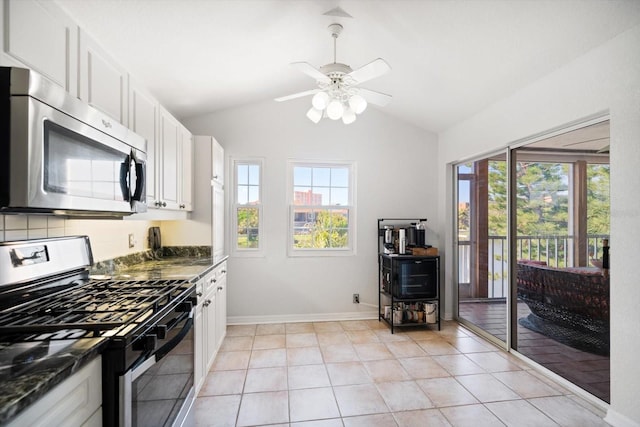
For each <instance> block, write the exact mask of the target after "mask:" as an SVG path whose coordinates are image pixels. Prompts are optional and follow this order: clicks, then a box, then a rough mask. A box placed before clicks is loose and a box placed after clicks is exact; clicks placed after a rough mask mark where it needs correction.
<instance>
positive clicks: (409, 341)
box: [195, 320, 608, 427]
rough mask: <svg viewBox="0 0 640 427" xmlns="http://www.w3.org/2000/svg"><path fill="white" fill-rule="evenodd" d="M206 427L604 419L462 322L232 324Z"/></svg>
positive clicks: (203, 416)
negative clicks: (406, 326)
mask: <svg viewBox="0 0 640 427" xmlns="http://www.w3.org/2000/svg"><path fill="white" fill-rule="evenodd" d="M195 408H196V423H197V425H198V426H261V425H270V426H290V427H302V426H307V427H334V426H336V427H337V426H342V427H354V426H363V427H364V426H366V427H375V426H382V427H393V426H401V427H402V426H430V427H431V426H473V427H477V426H494V425H495V426H505V425H507V426H518V427H521V426H535V427H538V426H580V427H586V426H606V425H608V424H607V423H605V422H604V421H603V419H602V417H603V416H604V413H602V411H601V410H599V409H598V408H596V407H594V406H592V405H591V404H589V403H588V402H586V401H585V400H583V399H581V398H580V397H578V396H576V395H573V394H572V393H571V392H569V391H568V390H566V389H564V388H563V387H561V386H560V385H558V384H556V383H554V382H553V381H551V380H550V379H547V378H546V377H544V376H542V375H541V374H539V373H538V372H536V371H534V370H532V369H531V368H530V367H529V366H528V365H526V364H525V363H523V362H522V361H520V360H519V359H517V358H515V357H513V356H511V355H510V354H508V353H506V352H504V351H502V350H500V349H498V348H497V347H494V346H493V345H492V344H490V343H488V342H487V341H484V340H483V339H482V338H480V337H478V336H476V335H474V334H473V333H472V332H470V331H468V330H467V329H465V328H463V327H461V326H460V325H458V324H457V323H455V322H444V324H443V327H442V330H441V331H436V330H416V329H412V330H408V331H401V332H396V333H395V334H393V335H392V334H391V333H390V331H389V329H388V328H387V326H386V325H385V324H382V323H380V322H378V321H377V320H370V321H349V322H318V323H288V324H270V325H242V326H229V327H228V328H227V337H226V338H225V340H224V342H223V345H222V347H221V349H220V352H219V353H218V355H217V357H216V360H215V362H214V365H213V367H212V369H211V371H210V372H209V374H208V376H207V378H206V382H205V384H204V386H203V387H202V389H201V391H200V394H199V396H198V398H197V400H196V404H195Z"/></svg>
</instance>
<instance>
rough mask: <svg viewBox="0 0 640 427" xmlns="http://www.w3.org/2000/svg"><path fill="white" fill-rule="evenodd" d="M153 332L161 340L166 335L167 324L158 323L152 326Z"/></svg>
mask: <svg viewBox="0 0 640 427" xmlns="http://www.w3.org/2000/svg"><path fill="white" fill-rule="evenodd" d="M154 332H155V333H156V335H157V336H158V338H160V339H161V340H163V339H165V338H166V337H167V325H158V326H156V327H155V328H154Z"/></svg>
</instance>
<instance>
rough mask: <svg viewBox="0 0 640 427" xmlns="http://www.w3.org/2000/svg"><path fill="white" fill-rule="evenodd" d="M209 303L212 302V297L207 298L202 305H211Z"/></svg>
mask: <svg viewBox="0 0 640 427" xmlns="http://www.w3.org/2000/svg"><path fill="white" fill-rule="evenodd" d="M209 304H211V300H210V299H208V300H206V301H205V302H204V303H203V304H202V305H204V306H205V307H209Z"/></svg>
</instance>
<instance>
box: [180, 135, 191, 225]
mask: <svg viewBox="0 0 640 427" xmlns="http://www.w3.org/2000/svg"><path fill="white" fill-rule="evenodd" d="M180 136H181V139H180V152H181V156H180V166H181V168H182V169H181V171H180V174H179V181H180V201H179V204H178V208H179V209H184V210H186V211H189V212H190V211H192V210H193V181H194V176H193V171H194V167H193V135H192V134H191V132H189V130H188V129H187V128H185V127H184V126H182V127H181V132H180Z"/></svg>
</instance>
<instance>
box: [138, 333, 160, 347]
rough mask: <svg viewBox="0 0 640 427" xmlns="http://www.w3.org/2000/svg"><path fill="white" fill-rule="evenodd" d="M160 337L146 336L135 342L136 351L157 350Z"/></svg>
mask: <svg viewBox="0 0 640 427" xmlns="http://www.w3.org/2000/svg"><path fill="white" fill-rule="evenodd" d="M157 342H158V337H157V336H156V335H153V334H149V335H144V336H142V337H140V338H138V339H137V340H135V341H134V342H133V349H134V350H135V351H153V350H155V349H156V343H157Z"/></svg>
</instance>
